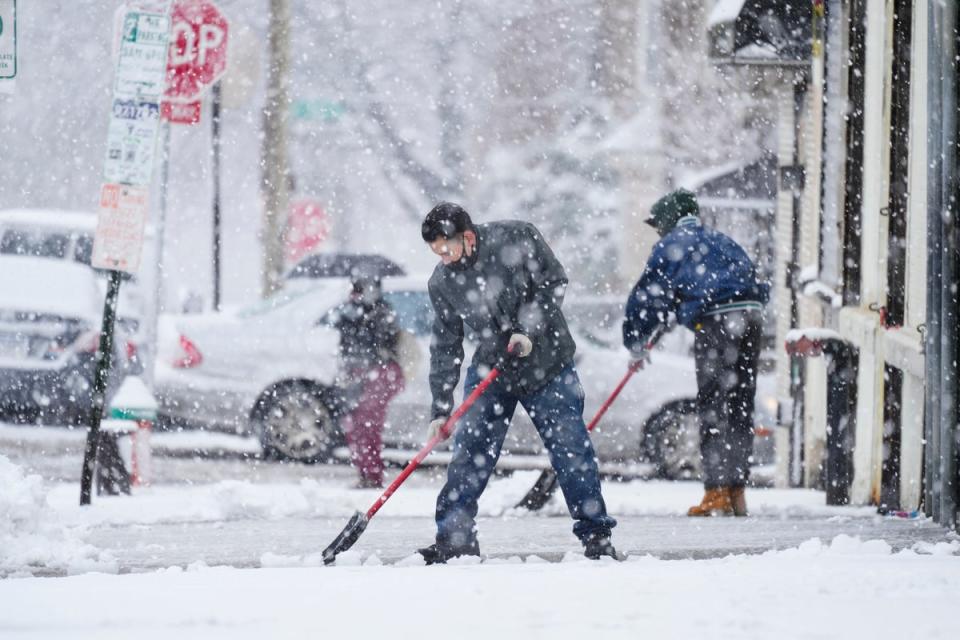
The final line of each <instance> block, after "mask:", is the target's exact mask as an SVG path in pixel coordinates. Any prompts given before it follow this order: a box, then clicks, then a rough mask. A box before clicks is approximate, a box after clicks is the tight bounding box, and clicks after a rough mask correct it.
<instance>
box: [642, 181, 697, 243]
mask: <svg viewBox="0 0 960 640" xmlns="http://www.w3.org/2000/svg"><path fill="white" fill-rule="evenodd" d="M698 215H700V205H698V204H697V196H695V195H694V194H693V193H692V192H690V191H687V190H686V189H677V190H676V191H672V192H670V193H668V194H667V195H665V196H663V197H662V198H660V199H659V200H657V201H656V203H654V205H653V207H651V209H650V217H649V218H647V219H646V220H645V221H644V222H646V223H647V224H648V225H650V226H651V227H653V228H655V229H656V230H657V232H658V233H659V234H660V235H661V236H665V235H667V234H668V233H670V231H671V230H672V229H673V228H674V227H675V226H676V225H677V221H678V220H679V219H680V218H682V217H684V216H698Z"/></svg>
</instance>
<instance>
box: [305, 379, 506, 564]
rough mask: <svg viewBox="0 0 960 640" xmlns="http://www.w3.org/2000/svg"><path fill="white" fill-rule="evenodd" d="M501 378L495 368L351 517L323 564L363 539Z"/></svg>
mask: <svg viewBox="0 0 960 640" xmlns="http://www.w3.org/2000/svg"><path fill="white" fill-rule="evenodd" d="M499 375H500V369H499V368H498V367H494V368H493V369H491V370H490V373H488V374H487V377H486V378H484V379H483V380H481V381H480V384H478V385H477V387H476V388H475V389H474V390H473V393H471V394H470V395H469V396H468V397H467V399H466V400H464V401H463V404H461V405H460V406H459V407H457V410H456V411H454V412H453V413H452V414H451V415H450V417H449V418H447V421H446V422H445V423H444V425H443V427H442V428H441V429H440V431H439V432H438V433H437V435H435V436H433V437H432V438H430V440H428V441H427V444H425V445H423V448H422V449H420V451H419V452H418V453H417V455H416V456H414V458H413V460H411V461H410V462H409V463H408V464H407V466H406V467H405V468H404V469H403V471H402V472H401V473H400V475H399V476H397V479H396V480H394V481H393V482H391V483H390V486H389V487H387V488H386V490H385V491H384V492H383V494H382V495H381V496H380V497H379V498H377V500H376V502H374V503H373V504H372V505H370V508H369V509H367V512H366V513H363V512H361V511H357V512H356V513H355V514H353V517H352V518H350V521H349V522H347V526H346V527H344V528H343V531H341V532H340V535H338V536H337V537H336V538H335V539H334V541H333V542H331V543H330V546H328V547H327V548H326V549H324V550H323V563H324V564H332V563H333V561H334V560H336V559H337V554H339V553H343V552H344V551H346V550H347V549H349V548H350V547H352V546H353V545H354V544H355V543H356V542H357V540H359V539H360V536H361V535H362V534H363V532H364V530H366V528H367V524H368V523H369V522H370V519H371V518H373V516H374V515H376V513H377V511H379V510H380V507H382V506H383V505H384V504H385V503H386V502H387V500H389V499H390V496H392V495H393V493H394V492H395V491H396V490H397V489H398V488H399V487H400V485H401V484H403V482H404V481H405V480H406V479H407V477H408V476H409V475H410V474H411V473H413V471H414V470H415V469H416V468H417V467H418V466H420V463H421V462H423V459H424V458H426V457H427V455H429V454H430V452H431V451H432V450H433V448H434V447H435V446H437V444H438V443H440V442H442V441H444V440H446V439H447V438H449V437H450V434H451V433H452V432H453V427H454V425H455V424H456V423H457V420H459V419H460V418H461V417H463V414H465V413H466V412H467V410H469V409H470V407H471V406H473V403H474V402H476V401H477V398H479V397H480V396H481V395H483V392H484V391H486V390H487V387H489V386H490V384H491V383H492V382H493V381H494V380H496V379H497V376H499Z"/></svg>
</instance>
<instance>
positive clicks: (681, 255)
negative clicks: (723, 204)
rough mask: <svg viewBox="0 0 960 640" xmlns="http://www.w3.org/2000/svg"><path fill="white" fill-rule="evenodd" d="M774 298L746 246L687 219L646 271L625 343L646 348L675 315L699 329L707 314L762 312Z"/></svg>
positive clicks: (630, 305)
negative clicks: (735, 311)
mask: <svg viewBox="0 0 960 640" xmlns="http://www.w3.org/2000/svg"><path fill="white" fill-rule="evenodd" d="M769 298H770V286H769V285H768V284H767V283H765V282H760V280H759V279H758V278H757V270H756V268H755V267H754V265H753V263H752V262H751V261H750V258H749V257H748V256H747V254H746V252H745V251H744V250H743V248H742V247H741V246H740V245H738V244H737V243H736V242H734V241H733V240H731V239H730V238H728V237H727V236H725V235H723V234H722V233H720V232H719V231H715V230H713V229H707V228H705V227H704V226H703V225H701V224H700V220H699V219H698V218H696V217H694V216H687V217H685V218H681V219H680V220H679V221H678V222H677V226H676V227H675V228H674V229H673V230H672V231H671V232H670V233H668V234H667V235H665V236H664V237H663V238H661V239H660V242H658V243H657V244H656V245H654V247H653V253H651V254H650V259H649V260H648V261H647V267H646V269H644V271H643V274H642V275H641V276H640V280H639V281H638V282H637V284H636V286H634V288H633V291H631V292H630V298H629V299H628V300H627V309H626V316H627V317H626V319H625V320H624V321H623V344H624V346H626V347H627V348H628V349H630V348H633V347H634V346H635V345H644V344H645V343H646V341H647V339H648V338H649V337H650V335H651V334H652V333H653V332H654V330H655V329H656V328H657V326H659V325H662V324H665V323H666V320H667V316H668V315H669V314H670V312H673V313H675V314H676V316H677V320H678V321H679V322H680V323H681V324H683V325H685V326H687V327H689V328H690V329H693V328H694V327H695V325H696V323H697V322H698V321H700V319H702V318H703V317H705V316H708V315H711V314H714V313H723V312H725V311H733V310H736V309H751V308H754V309H761V308H762V306H763V305H764V304H766V303H767V300H769Z"/></svg>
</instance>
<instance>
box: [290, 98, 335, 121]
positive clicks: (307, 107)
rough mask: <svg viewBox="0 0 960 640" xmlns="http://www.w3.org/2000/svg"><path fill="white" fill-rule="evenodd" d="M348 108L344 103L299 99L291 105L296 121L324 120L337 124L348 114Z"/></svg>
mask: <svg viewBox="0 0 960 640" xmlns="http://www.w3.org/2000/svg"><path fill="white" fill-rule="evenodd" d="M346 111H347V106H346V105H345V104H344V103H342V102H334V101H332V100H304V99H297V100H294V101H293V103H292V104H291V109H290V112H291V115H292V116H293V119H294V120H323V121H325V122H335V121H337V120H339V119H340V117H341V116H342V115H343V114H344V113H346Z"/></svg>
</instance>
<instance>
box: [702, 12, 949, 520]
mask: <svg viewBox="0 0 960 640" xmlns="http://www.w3.org/2000/svg"><path fill="white" fill-rule="evenodd" d="M957 11H958V9H957V5H956V3H943V2H938V1H937V0H875V1H874V0H795V1H793V2H772V1H771V0H720V2H718V3H717V6H716V8H715V10H714V19H713V20H712V21H711V24H710V28H709V36H710V41H711V50H712V51H713V53H714V56H715V58H716V59H717V61H718V62H721V63H724V64H754V65H768V66H771V67H773V68H776V69H777V73H778V77H779V78H780V80H781V90H780V93H779V105H780V108H779V110H778V149H777V156H778V165H779V185H778V195H777V213H776V231H775V235H776V243H775V245H776V248H775V267H774V282H773V284H774V288H775V290H776V300H777V303H776V304H777V308H776V310H775V313H776V317H777V338H778V341H779V342H780V343H781V344H784V345H785V347H786V348H785V352H784V353H783V354H782V357H781V358H779V360H778V383H779V392H778V393H779V396H780V398H781V411H780V423H781V433H782V437H781V444H782V448H781V452H782V453H783V455H782V472H781V474H780V477H781V482H783V483H784V484H789V485H793V486H816V487H823V488H825V489H826V490H827V497H828V501H830V502H835V503H841V504H843V503H853V504H873V505H876V506H877V507H878V509H879V510H880V511H881V512H883V513H902V512H907V513H912V512H914V511H921V510H922V511H923V512H925V513H926V514H928V515H930V516H932V517H933V518H934V519H936V520H937V521H938V522H941V523H944V524H947V525H949V526H952V527H956V525H957V495H958V494H957V492H958V484H960V482H958V480H960V479H958V464H957V451H958V446H957V438H958V429H957V399H958V394H957V360H958V351H957V336H958V327H957V310H958V298H957V284H958V270H957V248H958V241H957V197H958V195H960V194H958V191H957V189H958V180H957V146H956V139H957V117H956V110H957V79H958V76H957V64H956V54H957V41H958V34H957Z"/></svg>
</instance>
